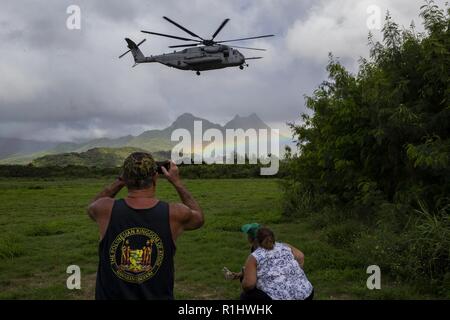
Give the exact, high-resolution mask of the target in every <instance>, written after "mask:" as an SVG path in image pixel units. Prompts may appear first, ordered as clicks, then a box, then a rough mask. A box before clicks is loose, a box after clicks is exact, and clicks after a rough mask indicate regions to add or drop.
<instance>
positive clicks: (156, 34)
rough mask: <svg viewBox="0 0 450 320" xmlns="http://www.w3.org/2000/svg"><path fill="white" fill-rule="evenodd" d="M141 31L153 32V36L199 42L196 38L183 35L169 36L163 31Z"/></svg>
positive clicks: (143, 31)
mask: <svg viewBox="0 0 450 320" xmlns="http://www.w3.org/2000/svg"><path fill="white" fill-rule="evenodd" d="M141 32H142V33H148V34H153V35H155V36H160V37H167V38H172V39H177V40H183V41H195V42H201V41H200V40H197V39H188V38H183V37H177V36H171V35H170V34H164V33H158V32H152V31H145V30H141Z"/></svg>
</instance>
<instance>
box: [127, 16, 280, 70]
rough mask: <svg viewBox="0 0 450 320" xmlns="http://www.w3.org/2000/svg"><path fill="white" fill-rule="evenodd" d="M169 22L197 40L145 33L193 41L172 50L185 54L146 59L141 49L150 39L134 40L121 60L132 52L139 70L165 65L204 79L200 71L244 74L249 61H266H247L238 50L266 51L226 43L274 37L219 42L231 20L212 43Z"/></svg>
mask: <svg viewBox="0 0 450 320" xmlns="http://www.w3.org/2000/svg"><path fill="white" fill-rule="evenodd" d="M163 18H164V19H165V20H167V21H168V22H170V23H171V24H173V25H175V26H176V27H178V28H180V29H181V30H183V31H184V32H186V33H188V34H189V35H190V36H192V37H195V38H197V39H192V38H185V37H179V36H173V35H169V34H164V33H158V32H151V31H145V30H142V31H141V32H142V33H146V34H151V35H156V36H160V37H167V38H171V39H177V40H182V41H189V42H194V43H188V44H181V45H173V46H169V48H186V49H184V50H182V51H174V52H173V53H165V54H162V55H155V56H150V57H146V56H144V54H143V53H142V52H141V50H140V49H139V46H140V45H141V44H143V43H144V42H145V41H146V39H144V40H142V41H141V42H139V43H138V44H136V43H135V42H133V41H132V40H130V39H129V38H125V41H126V42H127V44H128V49H129V50H128V51H127V52H125V53H124V54H122V55H120V56H119V59H120V58H122V57H124V56H125V55H126V54H127V53H129V52H131V53H132V55H133V58H134V62H135V64H134V65H133V67H135V66H137V65H138V64H141V63H153V62H158V63H161V64H164V65H166V66H168V67H171V68H176V69H180V70H192V71H195V72H196V73H197V75H200V71H206V70H216V69H224V68H230V67H239V68H240V69H241V70H243V69H244V67H248V64H247V63H246V61H248V60H256V59H262V57H250V58H246V57H245V56H244V55H243V54H242V53H240V52H239V51H238V50H236V48H239V49H246V50H256V51H266V49H258V48H250V47H240V46H228V45H224V44H223V43H227V42H236V41H244V40H252V39H261V38H268V37H273V36H274V35H273V34H268V35H263V36H256V37H247V38H241V39H232V40H224V41H215V40H214V39H215V38H216V37H217V35H218V34H219V33H220V31H222V29H223V28H224V27H225V26H226V24H227V23H228V22H229V21H230V19H225V20H224V21H223V22H222V24H221V25H220V26H219V28H218V29H217V30H216V32H214V34H213V35H212V38H211V39H204V38H202V37H200V36H198V35H196V34H195V33H193V32H192V31H190V30H188V29H186V28H185V27H183V26H182V25H180V24H178V23H176V22H175V21H173V20H171V19H169V18H168V17H163Z"/></svg>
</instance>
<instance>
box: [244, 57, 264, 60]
mask: <svg viewBox="0 0 450 320" xmlns="http://www.w3.org/2000/svg"><path fill="white" fill-rule="evenodd" d="M262 58H263V57H251V58H245V60H259V59H262Z"/></svg>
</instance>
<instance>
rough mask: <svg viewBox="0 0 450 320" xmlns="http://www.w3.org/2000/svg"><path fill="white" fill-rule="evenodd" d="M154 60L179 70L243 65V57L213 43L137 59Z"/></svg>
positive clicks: (144, 61) (234, 51) (199, 69)
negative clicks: (212, 44)
mask: <svg viewBox="0 0 450 320" xmlns="http://www.w3.org/2000/svg"><path fill="white" fill-rule="evenodd" d="M154 62H158V63H161V64H164V65H166V66H168V67H172V68H176V69H180V70H193V71H204V70H215V69H223V68H229V67H240V66H243V65H244V64H245V57H244V55H243V54H242V53H240V52H239V51H238V50H236V49H234V48H231V47H229V46H225V45H214V46H202V47H195V48H188V49H184V50H182V51H174V52H173V53H165V54H162V55H155V56H150V57H145V58H144V59H143V61H139V63H154Z"/></svg>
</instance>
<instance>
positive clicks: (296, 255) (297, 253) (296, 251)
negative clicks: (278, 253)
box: [287, 244, 305, 269]
mask: <svg viewBox="0 0 450 320" xmlns="http://www.w3.org/2000/svg"><path fill="white" fill-rule="evenodd" d="M287 245H288V247H289V248H291V251H292V254H293V255H294V258H295V260H297V262H298V264H299V265H300V267H302V269H303V265H304V264H305V255H304V254H303V252H301V251H300V250H299V249H297V248H296V247H294V246H291V245H290V244H287Z"/></svg>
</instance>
